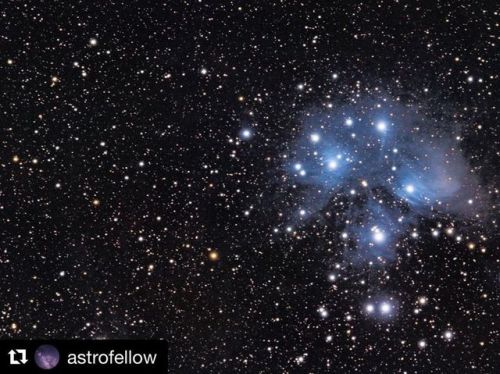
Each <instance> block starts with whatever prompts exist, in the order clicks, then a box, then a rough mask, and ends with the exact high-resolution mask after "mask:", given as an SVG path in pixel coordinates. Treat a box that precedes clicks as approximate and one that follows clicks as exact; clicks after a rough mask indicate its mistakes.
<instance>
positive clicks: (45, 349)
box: [35, 344, 60, 370]
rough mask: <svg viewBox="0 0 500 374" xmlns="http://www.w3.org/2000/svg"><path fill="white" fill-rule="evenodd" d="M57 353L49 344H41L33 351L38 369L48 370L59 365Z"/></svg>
mask: <svg viewBox="0 0 500 374" xmlns="http://www.w3.org/2000/svg"><path fill="white" fill-rule="evenodd" d="M59 359H60V355H59V351H58V350H57V348H56V347H54V346H53V345H50V344H43V345H41V346H40V347H38V348H37V349H36V351H35V363H36V365H37V366H38V367H39V368H40V369H45V370H50V369H53V368H55V367H56V366H57V364H59Z"/></svg>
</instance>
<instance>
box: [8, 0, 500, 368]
mask: <svg viewBox="0 0 500 374" xmlns="http://www.w3.org/2000/svg"><path fill="white" fill-rule="evenodd" d="M239 7H241V9H238V8H239ZM495 12H496V13H495ZM499 22H500V21H499V18H498V9H495V4H494V2H491V3H490V4H488V3H487V2H480V1H474V2H460V1H453V2H451V1H450V2H447V1H435V2H420V1H373V2H365V3H361V2H354V1H353V2H350V1H343V2H342V1H334V2H307V1H303V2H299V1H283V2H277V1H276V2H275V1H261V2H233V1H225V2H217V1H213V2H212V1H202V2H198V1H184V2H174V1H170V2H160V1H150V2H147V1H140V2H137V1H129V2H120V1H100V2H90V1H81V2H75V1H67V2H62V1H33V2H21V1H5V2H3V3H2V7H1V17H0V25H1V27H0V87H1V90H0V95H1V99H0V125H1V133H0V147H1V148H0V166H1V168H0V223H1V224H0V239H1V248H0V275H1V277H0V312H1V313H0V333H1V337H2V338H13V337H16V338H127V337H133V338H164V339H167V340H168V342H169V344H170V357H169V359H170V362H169V366H170V368H171V371H172V372H179V373H187V372H215V373H216V372H228V373H234V372H250V373H256V372H314V373H318V372H334V373H351V372H352V373H355V372H357V373H370V372H373V373H399V372H401V373H402V372H405V371H406V372H409V373H429V372H436V373H448V372H450V373H451V372H460V373H462V372H464V373H465V372H481V373H494V372H498V370H500V369H499V357H498V310H499V309H498V305H499V304H498V287H499V285H500V277H499V275H498V274H499V272H498V271H499V269H498V253H497V251H498V248H497V244H498V237H497V232H498V227H497V221H495V219H496V218H498V214H497V209H496V206H495V205H494V203H495V199H496V190H495V188H496V187H495V185H496V184H497V183H498V178H497V176H496V174H497V170H498V166H499V160H498V145H499V144H498V139H499V138H498V121H499V115H498V107H497V106H498V95H499V90H498V79H499V77H498V70H499V69H498V68H499V61H498V56H499V51H498V43H500V40H499V33H498V28H499V26H498V24H499ZM315 36H317V42H316V43H313V38H314V37H315ZM91 38H95V39H96V40H97V45H96V46H91V45H90V44H89V40H90V39H91ZM456 57H459V60H458V61H456V60H455V58H456ZM8 59H11V60H12V64H10V63H8V62H7V60H8ZM74 62H78V65H79V66H75V65H74ZM203 68H205V69H207V74H201V69H203ZM82 71H85V72H86V73H87V76H86V77H83V76H82ZM332 73H337V74H338V75H339V78H338V80H336V81H335V82H332V80H331V75H332ZM167 74H170V77H169V78H166V75H167ZM469 75H472V76H474V77H482V79H483V80H484V81H483V82H482V83H478V82H476V81H475V82H474V83H473V84H469V83H468V82H467V77H468V76H469ZM51 77H57V78H58V81H57V82H56V83H54V84H53V82H52V81H51ZM302 82H307V85H308V87H312V89H311V90H310V91H307V90H306V91H298V90H297V88H296V87H297V85H298V84H299V83H302ZM356 82H360V86H361V88H357V87H356ZM375 88H378V89H379V90H381V91H383V92H385V93H386V94H388V95H391V96H394V97H395V96H400V97H401V98H402V100H404V101H406V102H420V101H425V102H426V104H427V105H429V107H431V108H433V109H432V110H433V113H438V115H439V113H441V112H445V113H446V114H447V115H448V116H451V117H453V118H455V119H458V121H460V122H461V123H464V124H465V128H464V141H463V143H462V145H463V147H464V150H465V152H466V154H467V156H468V159H469V160H470V162H471V165H472V166H473V167H474V168H476V169H477V172H478V174H479V175H480V176H481V180H482V182H483V183H484V186H485V189H486V191H488V196H489V198H491V201H490V202H489V205H490V206H491V213H490V216H489V217H488V218H487V219H484V220H483V221H482V222H480V223H479V224H478V223H477V222H476V223H462V225H463V230H464V233H465V234H464V235H465V236H467V237H470V238H471V240H477V239H476V238H478V237H479V236H480V235H484V236H485V237H486V238H487V239H486V240H484V241H483V242H482V243H481V244H480V245H479V244H478V247H477V248H476V250H474V251H471V250H468V249H467V248H466V246H465V244H464V243H456V242H455V241H454V240H453V239H452V238H447V237H443V238H442V240H439V241H435V240H431V239H430V238H427V239H425V238H423V239H422V240H423V241H422V242H421V245H420V246H419V248H418V249H417V250H416V251H415V255H414V256H412V257H411V259H406V258H405V257H401V260H400V261H399V260H398V261H397V262H396V263H395V264H392V265H390V266H387V267H385V268H380V269H376V270H371V271H367V270H366V269H354V268H353V269H346V270H345V272H344V275H345V280H344V279H342V280H340V281H339V282H337V286H338V289H337V290H335V291H334V290H332V285H331V283H329V282H328V279H327V276H326V275H327V274H328V271H329V270H331V269H332V268H333V266H334V265H333V264H334V263H335V262H336V261H341V260H342V256H341V255H340V254H339V253H337V252H338V251H336V249H335V245H333V246H332V245H327V244H326V243H327V242H328V241H329V240H333V241H335V237H336V235H337V234H336V233H332V232H329V231H328V229H326V228H325V227H324V226H323V225H321V222H320V221H318V223H317V224H313V225H311V226H310V227H307V228H303V229H302V230H301V233H300V237H301V239H293V238H289V237H286V236H273V235H272V228H273V227H274V226H275V224H276V218H275V217H276V214H277V212H279V211H282V210H283V207H284V205H286V203H285V201H287V200H288V199H292V198H293V197H292V196H291V195H289V194H288V191H284V190H282V189H281V187H280V185H279V180H280V175H281V173H282V170H281V169H280V165H281V159H280V155H281V154H282V153H283V152H286V151H287V149H288V147H289V144H290V142H292V141H293V139H294V137H295V136H296V135H297V133H298V131H299V123H298V121H297V120H298V118H299V117H300V113H301V112H302V110H304V109H306V108H308V107H309V106H311V105H318V104H319V103H321V102H322V101H323V100H324V98H325V95H331V96H332V97H333V98H335V100H338V101H340V102H342V101H347V100H348V99H349V98H350V97H352V96H353V95H355V94H356V93H357V92H368V93H373V92H375V91H374V90H375ZM424 88H427V89H428V91H427V92H424ZM239 96H243V97H244V100H243V101H240V100H238V97H239ZM465 108H466V109H465ZM252 123H257V124H258V126H257V127H256V128H255V130H256V137H255V138H254V139H253V140H252V141H251V142H248V144H245V145H244V146H238V147H235V145H234V143H230V142H229V139H233V140H235V139H236V138H237V137H238V133H239V131H240V129H241V128H242V127H244V126H248V125H250V124H252ZM478 125H481V126H482V129H481V130H478V129H477V126H478ZM101 142H105V145H104V146H102V145H101V144H100V143H101ZM234 149H237V156H236V157H231V156H230V155H231V152H232V151H233V150H234ZM14 156H18V157H19V160H20V161H19V162H13V157H14ZM33 159H37V160H38V163H36V164H35V163H33V162H32V160H33ZM140 161H143V162H144V166H143V167H140V166H139V162H140ZM204 165H206V167H204ZM125 176H128V180H126V179H125ZM57 183H60V184H61V187H60V188H56V187H55V185H56V184H57ZM94 199H99V201H100V204H99V206H94V205H93V204H92V201H93V200H94ZM250 205H253V207H254V209H253V210H252V213H251V215H250V217H246V216H244V214H243V212H244V211H245V210H247V209H248V207H249V206H250ZM157 216H160V217H161V220H160V221H158V220H157V219H156V217H157ZM114 219H116V220H114ZM422 225H423V227H424V228H423V229H422V231H428V230H430V228H431V227H434V225H435V222H423V223H422ZM427 226H428V227H427ZM139 237H143V238H144V241H139V240H138V238H139ZM480 247H485V248H487V251H486V252H485V253H481V252H480V250H479V248H480ZM209 248H210V249H215V250H217V252H218V253H219V255H220V259H219V260H218V261H210V259H209V257H208V253H209V252H208V251H209ZM150 265H153V270H151V271H148V267H149V266H150ZM61 271H64V272H65V273H64V276H61V275H60V272H61ZM464 273H466V274H467V275H465V276H464ZM387 275H389V276H390V279H389V280H387V278H386V276H387ZM359 279H365V280H366V281H367V282H366V285H364V286H361V285H360V284H359V283H357V281H358V280H359ZM386 290H387V291H386ZM378 292H387V293H390V294H391V295H394V296H395V297H396V298H397V299H398V300H399V301H398V302H399V308H400V309H399V310H400V311H399V315H398V317H397V318H396V319H395V320H394V321H392V322H390V323H374V322H373V321H370V320H367V319H365V318H363V316H362V313H360V311H359V309H360V307H361V306H362V303H363V302H364V300H365V299H366V296H367V295H369V294H371V293H372V294H375V293H378ZM485 294H486V295H487V296H486V297H485V296H483V295H485ZM419 295H426V296H427V297H428V298H429V300H431V301H432V302H431V303H430V305H429V307H428V310H426V311H425V313H422V314H419V315H415V314H414V313H413V309H414V308H415V301H416V299H417V298H418V296H419ZM319 305H328V307H329V310H330V317H329V318H328V319H327V320H326V321H325V320H322V319H320V318H319V317H318V313H317V312H316V309H317V308H318V306H319ZM346 313H350V314H351V315H352V316H353V317H354V321H350V322H347V321H346V319H345V316H346ZM277 319H278V320H277ZM448 323H449V324H450V326H452V327H453V331H454V332H455V337H454V339H453V340H452V341H451V342H444V341H443V339H442V338H440V335H441V334H442V332H443V330H444V329H445V328H446V326H447V324H448ZM13 324H15V326H13ZM347 330H351V331H352V332H351V335H355V336H356V341H355V344H353V341H352V340H351V338H350V335H348V334H347V332H346V331H347ZM326 335H331V336H332V341H331V342H329V343H326V342H325V336H326ZM422 338H425V339H426V340H427V342H428V347H427V348H426V349H423V350H420V349H418V347H417V343H416V342H417V341H418V340H419V339H422ZM401 341H405V342H406V344H402V343H401ZM304 354H306V356H305V361H304V363H303V364H301V365H298V364H297V361H296V358H297V357H299V356H302V355H304Z"/></svg>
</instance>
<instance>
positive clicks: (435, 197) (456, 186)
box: [284, 97, 482, 260]
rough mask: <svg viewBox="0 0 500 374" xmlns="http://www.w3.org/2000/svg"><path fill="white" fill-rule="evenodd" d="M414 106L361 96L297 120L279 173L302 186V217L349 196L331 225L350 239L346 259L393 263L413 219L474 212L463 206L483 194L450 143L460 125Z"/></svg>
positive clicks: (478, 206) (475, 211)
mask: <svg viewBox="0 0 500 374" xmlns="http://www.w3.org/2000/svg"><path fill="white" fill-rule="evenodd" d="M420 109H421V108H420V107H419V106H412V105H403V104H402V103H400V102H399V101H398V100H390V99H388V98H384V99H383V100H382V99H380V100H378V99H374V98H370V97H367V98H364V99H359V100H358V101H357V102H356V103H355V104H351V105H343V106H338V107H335V108H332V109H323V108H321V109H318V108H314V109H311V110H310V111H308V112H306V113H305V114H304V116H303V118H302V120H301V124H302V127H301V132H300V136H299V137H298V138H297V139H296V141H295V143H294V145H293V146H292V147H291V148H290V153H289V155H288V158H287V159H288V161H287V164H285V165H284V167H285V171H286V173H287V174H288V175H289V176H290V177H291V181H292V182H293V183H294V184H296V185H298V186H300V187H301V188H300V189H299V190H300V193H301V196H300V199H301V206H303V207H304V208H303V209H305V210H306V211H307V212H308V217H312V216H313V215H314V213H315V212H316V213H320V212H321V211H322V210H323V209H325V208H326V207H328V206H332V204H333V207H335V206H336V205H335V201H337V200H338V199H339V198H340V197H343V196H344V197H347V198H348V199H349V202H348V203H347V207H346V205H345V204H344V205H343V206H342V209H341V210H342V214H340V213H339V212H340V210H339V211H337V216H340V217H341V218H338V219H337V223H336V225H337V226H339V228H341V229H342V230H344V231H345V232H347V233H348V234H349V238H350V244H351V246H353V247H354V249H355V250H356V252H355V256H353V257H358V258H359V259H361V260H367V259H369V260H372V259H377V258H383V259H384V260H386V259H389V260H390V259H394V258H395V249H394V248H395V246H396V244H397V242H398V240H399V239H400V238H401V236H403V235H405V233H406V232H407V230H408V228H409V227H410V226H411V225H414V224H415V221H416V219H417V217H435V216H437V215H440V214H450V215H456V216H459V217H463V218H472V217H473V216H474V215H477V214H479V211H480V209H481V204H475V206H474V207H471V206H470V204H468V203H467V202H470V200H471V199H474V201H480V200H481V196H482V194H481V191H480V186H479V182H478V180H477V178H476V176H475V175H474V174H473V173H471V171H470V169H471V168H470V166H469V163H468V161H467V160H466V158H465V156H464V155H463V153H462V152H461V151H460V149H459V146H458V144H457V140H456V135H457V134H458V132H459V131H460V127H459V126H458V125H457V124H456V123H453V122H450V121H437V120H435V119H433V118H432V117H430V116H426V115H423V114H422V113H421V111H420ZM340 226H342V227H340Z"/></svg>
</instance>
